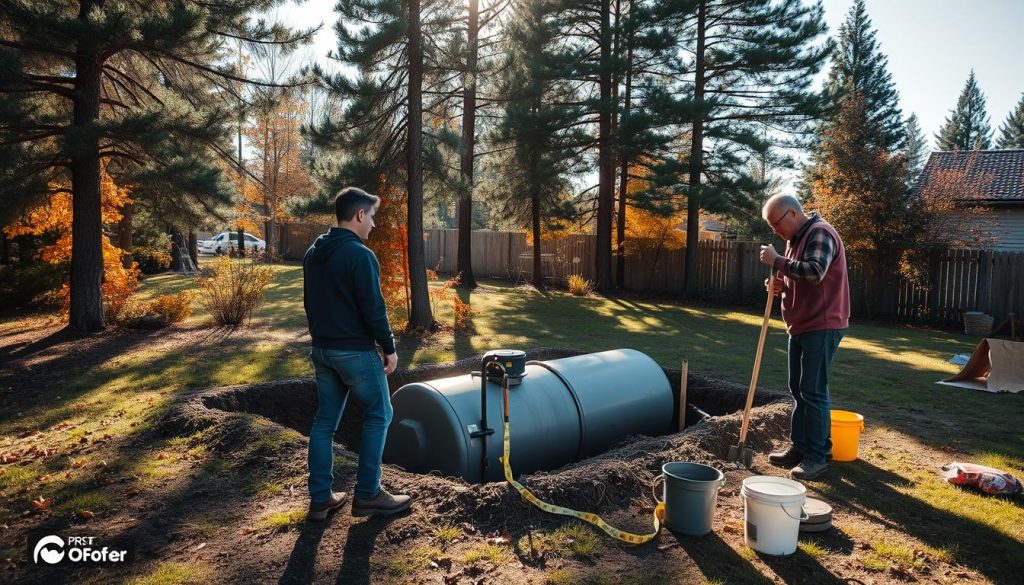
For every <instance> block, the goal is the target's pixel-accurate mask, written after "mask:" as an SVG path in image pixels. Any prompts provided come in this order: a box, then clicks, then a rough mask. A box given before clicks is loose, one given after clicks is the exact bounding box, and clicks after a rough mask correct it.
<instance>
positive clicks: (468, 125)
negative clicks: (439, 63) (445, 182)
mask: <svg viewBox="0 0 1024 585" xmlns="http://www.w3.org/2000/svg"><path fill="white" fill-rule="evenodd" d="M509 4H510V0H492V1H491V2H486V1H485V3H484V8H483V10H481V9H480V0H469V3H468V5H467V6H466V8H467V10H466V15H465V16H466V36H465V38H462V37H461V35H458V36H456V38H455V41H454V42H455V50H453V51H452V52H454V53H457V54H459V55H461V56H462V58H461V59H460V60H459V63H458V70H459V73H460V74H461V83H462V105H461V108H462V145H461V148H462V151H461V153H460V157H459V174H460V179H461V181H460V184H459V205H458V222H459V224H458V225H459V243H458V256H457V259H456V272H458V273H459V274H460V275H461V278H460V280H459V285H460V286H461V287H464V288H470V289H472V288H476V285H477V284H476V276H475V275H474V274H473V249H472V246H471V241H472V240H471V236H472V231H473V195H474V193H475V187H476V185H475V180H474V175H475V168H476V159H477V157H478V156H480V154H479V153H478V152H477V150H476V145H477V133H478V132H479V131H480V128H478V123H477V112H478V110H483V109H484V108H485V107H487V106H490V105H493V104H494V102H495V99H494V98H492V97H488V96H486V95H483V96H478V94H477V91H478V89H479V88H480V87H481V85H482V82H483V81H485V80H483V79H482V77H483V75H484V74H486V73H492V72H493V71H492V67H493V65H492V63H493V62H494V61H495V59H494V56H495V54H496V53H497V51H499V50H500V49H501V48H502V47H503V45H504V43H502V42H501V38H500V34H501V31H495V32H485V31H487V29H488V28H491V29H498V26H493V25H497V24H501V21H500V20H498V18H499V17H500V16H502V14H503V12H504V11H505V10H506V8H508V6H509ZM488 25H492V26H490V27H488ZM481 45H483V46H488V45H489V46H490V47H491V48H490V49H489V50H487V49H485V50H484V51H481ZM481 98H482V99H481Z"/></svg>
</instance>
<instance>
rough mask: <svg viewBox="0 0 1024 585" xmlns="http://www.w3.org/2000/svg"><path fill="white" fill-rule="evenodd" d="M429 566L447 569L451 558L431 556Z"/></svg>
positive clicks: (450, 565) (450, 564)
mask: <svg viewBox="0 0 1024 585" xmlns="http://www.w3.org/2000/svg"><path fill="white" fill-rule="evenodd" d="M430 566H431V567H433V568H435V569H443V570H444V571H449V570H451V568H452V560H451V559H450V558H448V557H438V558H431V559H430Z"/></svg>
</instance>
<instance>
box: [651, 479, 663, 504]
mask: <svg viewBox="0 0 1024 585" xmlns="http://www.w3.org/2000/svg"><path fill="white" fill-rule="evenodd" d="M663 481H665V474H664V473H662V474H660V475H658V477H655V478H654V483H652V484H651V495H652V496H654V501H655V502H658V503H659V504H664V503H665V502H663V501H662V500H661V499H659V498H658V490H657V488H658V484H659V483H661V482H663Z"/></svg>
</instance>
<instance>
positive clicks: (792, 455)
mask: <svg viewBox="0 0 1024 585" xmlns="http://www.w3.org/2000/svg"><path fill="white" fill-rule="evenodd" d="M803 460H804V454H803V451H801V450H800V449H797V448H796V447H795V446H793V445H790V446H789V449H786V450H785V451H781V452H779V453H772V454H771V455H769V456H768V463H771V464H772V465H775V466H777V467H784V468H786V469H792V468H793V467H796V466H797V465H799V464H800V462H801V461H803Z"/></svg>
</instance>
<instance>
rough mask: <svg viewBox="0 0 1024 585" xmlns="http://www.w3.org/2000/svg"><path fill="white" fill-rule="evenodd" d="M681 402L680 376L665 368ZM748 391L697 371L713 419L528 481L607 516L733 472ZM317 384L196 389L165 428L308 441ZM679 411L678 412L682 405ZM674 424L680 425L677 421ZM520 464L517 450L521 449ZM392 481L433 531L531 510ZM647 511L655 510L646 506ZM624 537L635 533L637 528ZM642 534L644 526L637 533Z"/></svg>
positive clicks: (219, 436) (409, 375)
mask: <svg viewBox="0 0 1024 585" xmlns="http://www.w3.org/2000/svg"><path fill="white" fill-rule="evenodd" d="M581 353H584V352H581V351H579V350H575V349H567V348H538V349H533V350H528V351H527V357H528V359H530V360H550V359H558V358H563V357H568V356H572V355H579V354H581ZM479 363H480V359H479V358H476V357H474V358H467V359H464V360H459V361H457V362H452V363H446V364H430V365H424V366H420V367H416V368H412V369H406V370H402V371H400V372H396V373H395V374H393V375H392V376H391V377H390V379H389V385H390V386H391V391H392V392H394V391H395V390H397V389H398V388H399V387H401V386H403V385H405V384H408V383H411V382H418V381H426V380H432V379H437V378H442V377H448V376H456V375H461V374H466V373H468V372H470V371H472V370H474V369H476V368H478V367H479ZM665 373H666V375H667V376H668V379H669V380H670V382H671V384H672V387H673V394H675V395H678V388H679V383H680V371H679V370H673V369H668V368H666V369H665ZM746 390H747V389H746V387H745V386H743V385H741V384H736V383H733V382H728V381H723V380H718V379H715V378H712V377H710V376H704V375H701V374H699V373H695V372H692V371H691V372H690V373H689V375H688V377H687V396H688V402H689V403H691V404H693V405H696V406H697V407H698V408H699V409H700V410H701V411H703V412H705V413H707V414H710V415H712V416H711V417H710V418H706V419H704V420H702V421H700V422H699V423H697V424H695V425H694V426H692V427H689V428H687V429H686V430H685V431H683V432H681V433H674V434H668V435H663V436H659V437H629V438H626V439H624V440H622V441H620V442H619V443H618V444H617V445H615V446H614V447H613V448H612V449H610V450H609V451H607V452H605V453H603V454H600V455H598V456H595V457H591V458H588V459H585V460H582V461H578V462H575V463H572V464H570V465H567V466H565V467H562V468H561V469H558V470H554V471H549V472H539V473H534V474H531V475H527V476H524V477H522V478H521V480H522V481H523V483H524V484H525V485H527V486H528V487H529V488H530V489H531V490H532V491H534V493H535V494H536V495H537V496H538V497H540V498H541V499H544V500H547V501H550V502H552V503H554V504H559V505H564V506H568V507H573V508H579V509H587V510H593V511H598V512H601V511H602V510H614V509H618V508H621V507H623V506H628V505H629V504H630V503H631V502H632V501H633V500H634V499H636V498H637V497H640V496H644V495H645V494H649V493H650V491H651V485H652V483H653V482H654V479H655V478H656V477H657V475H658V474H659V473H660V469H661V465H662V464H663V463H665V462H668V461H680V460H685V461H695V462H699V463H706V464H710V465H715V466H717V467H724V466H727V463H725V461H724V459H725V455H726V452H727V451H728V448H729V446H730V445H734V444H736V442H737V440H738V436H737V435H738V432H739V426H740V418H741V416H742V413H741V411H742V408H743V403H744V400H745V398H746ZM316 403H317V399H316V385H315V382H314V380H313V379H312V378H296V379H287V380H280V381H275V382H268V383H261V384H251V385H240V386H229V387H222V388H212V389H205V390H197V391H194V392H191V393H189V394H187V395H184V396H182V397H181V400H180V401H179V402H178V403H177V404H176V405H175V406H174V407H172V408H171V409H170V410H169V411H168V412H167V414H166V415H165V416H164V417H163V419H162V420H161V421H160V423H159V424H158V427H157V428H158V430H159V431H161V432H163V433H165V434H174V435H181V434H191V433H194V432H196V431H198V430H200V429H208V428H210V427H213V429H210V430H212V431H213V432H211V433H209V436H210V442H211V444H212V446H213V447H214V448H215V449H216V450H218V451H219V452H222V453H225V452H234V451H238V450H241V449H245V448H247V444H249V443H250V442H251V441H252V440H253V437H254V436H255V435H256V434H258V433H266V432H268V430H269V429H273V428H274V427H275V426H276V427H277V428H278V429H280V430H281V431H287V428H290V429H294V430H295V431H298V432H299V433H302V435H306V434H307V433H308V432H309V427H310V425H311V423H312V419H313V415H314V414H315V411H316ZM676 409H678V404H677V405H676ZM789 412H790V405H789V401H788V399H787V396H786V395H785V394H782V393H779V392H777V391H773V390H768V389H760V388H759V390H758V394H757V395H756V398H755V408H754V409H753V411H752V420H751V427H750V434H749V443H750V446H751V447H753V448H755V449H767V448H768V447H770V446H771V441H772V440H773V439H780V438H783V437H784V436H785V434H786V429H787V428H788V424H789V423H788V421H789ZM253 415H258V417H260V418H262V417H265V418H266V419H269V421H272V422H267V423H266V424H269V425H271V427H270V428H269V429H268V427H266V425H264V424H261V425H259V428H257V429H254V425H253ZM673 418H674V417H673ZM361 420H362V413H361V412H360V411H359V408H358V406H357V405H355V404H354V403H351V402H350V404H349V407H347V408H346V412H345V416H344V417H343V419H342V422H341V425H340V426H339V431H338V433H337V435H336V436H335V441H336V443H337V444H336V445H335V452H336V454H337V455H340V456H342V457H344V458H346V459H348V460H351V461H354V460H356V459H357V458H358V455H357V454H356V453H354V452H353V451H351V450H349V449H347V448H346V446H349V445H358V444H359V443H358V439H359V429H360V426H361V424H360V423H361ZM283 436H287V437H288V441H287V445H286V447H285V450H286V451H287V452H289V453H291V454H296V452H298V451H302V450H304V449H305V448H306V445H307V444H308V439H307V438H306V437H305V436H299V435H296V434H295V433H291V432H288V433H287V435H283ZM512 448H513V462H514V460H515V455H514V453H515V446H514V445H513V447H512ZM336 474H337V475H338V478H339V479H340V480H341V482H342V483H344V482H345V481H350V480H351V479H352V478H351V477H349V475H354V469H349V468H346V469H341V470H337V471H336ZM383 481H384V483H385V484H387V485H388V486H391V487H394V488H396V489H397V490H400V491H402V492H405V493H411V494H413V495H415V496H416V498H417V509H418V510H420V511H422V512H425V513H426V517H427V518H430V519H431V522H448V523H461V522H471V523H473V524H475V525H491V526H494V525H501V526H503V527H505V528H513V527H512V526H510V523H515V522H516V520H515V519H523V518H526V517H527V514H525V513H524V512H526V511H527V510H528V508H529V504H528V503H526V502H525V501H523V500H522V498H520V497H519V495H518V493H516V492H515V491H514V490H512V489H510V488H509V487H508V486H507V485H505V484H504V483H490V484H483V485H478V484H469V483H467V482H465V481H463V480H462V479H458V478H448V477H441V476H439V475H420V474H413V473H407V472H405V471H403V470H402V469H401V468H398V467H395V466H392V465H385V466H384V471H383ZM645 502H646V503H645V504H642V505H644V506H648V507H649V506H651V503H650V498H645ZM623 528H625V529H628V528H629V527H628V526H624V527H623ZM635 528H637V529H640V527H639V526H638V527H635Z"/></svg>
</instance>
